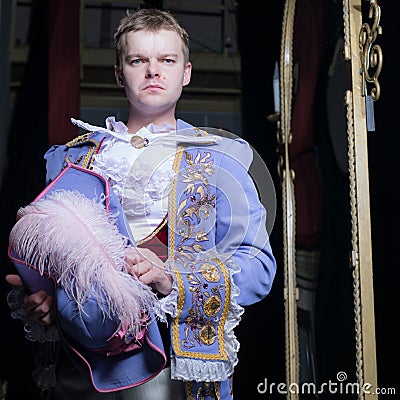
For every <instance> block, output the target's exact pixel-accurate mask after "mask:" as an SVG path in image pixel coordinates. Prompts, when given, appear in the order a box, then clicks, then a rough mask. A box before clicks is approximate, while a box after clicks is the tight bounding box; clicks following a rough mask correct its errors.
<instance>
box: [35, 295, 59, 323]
mask: <svg viewBox="0 0 400 400" xmlns="http://www.w3.org/2000/svg"><path fill="white" fill-rule="evenodd" d="M30 316H31V318H32V319H34V320H36V321H37V322H38V323H40V324H42V325H49V324H51V323H52V322H53V320H54V317H55V310H54V307H53V299H52V298H51V297H50V296H47V297H46V298H45V299H44V300H43V301H42V303H41V304H40V305H39V306H37V307H36V308H33V309H31V310H30Z"/></svg>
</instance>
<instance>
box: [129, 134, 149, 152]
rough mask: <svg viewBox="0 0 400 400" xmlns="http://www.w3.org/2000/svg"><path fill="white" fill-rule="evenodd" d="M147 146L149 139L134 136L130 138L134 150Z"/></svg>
mask: <svg viewBox="0 0 400 400" xmlns="http://www.w3.org/2000/svg"><path fill="white" fill-rule="evenodd" d="M148 144H149V139H147V138H143V137H141V136H138V135H134V136H132V138H131V145H132V146H133V147H134V148H135V149H142V148H143V147H146V146H148Z"/></svg>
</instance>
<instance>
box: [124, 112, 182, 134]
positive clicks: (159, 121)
mask: <svg viewBox="0 0 400 400" xmlns="http://www.w3.org/2000/svg"><path fill="white" fill-rule="evenodd" d="M149 124H154V125H159V126H162V125H164V124H169V125H172V126H176V118H175V113H174V112H172V113H171V112H169V113H160V114H140V113H136V112H133V111H132V110H130V112H129V118H128V122H127V124H126V125H127V127H128V131H129V132H130V133H136V132H137V131H138V130H139V129H141V128H143V127H144V126H147V125H149Z"/></svg>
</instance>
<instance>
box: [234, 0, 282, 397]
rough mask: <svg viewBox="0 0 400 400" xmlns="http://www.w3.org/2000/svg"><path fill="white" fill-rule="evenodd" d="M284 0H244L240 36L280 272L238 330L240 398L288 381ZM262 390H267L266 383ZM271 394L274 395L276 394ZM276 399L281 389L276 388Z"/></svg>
mask: <svg viewBox="0 0 400 400" xmlns="http://www.w3.org/2000/svg"><path fill="white" fill-rule="evenodd" d="M283 4H284V2H283V1H268V2H266V1H265V2H258V3H257V5H256V6H255V5H254V2H249V1H246V0H243V1H239V3H238V39H239V51H240V55H241V80H242V99H241V100H242V110H241V112H242V132H243V135H242V136H243V137H244V139H246V140H247V141H248V142H249V143H250V145H251V146H252V147H253V148H254V149H255V151H256V152H257V153H258V154H259V155H260V157H261V158H262V160H263V161H264V163H265V165H266V166H267V168H268V170H269V173H270V175H271V177H272V180H273V182H274V186H275V191H276V196H277V200H276V203H277V215H276V219H275V223H274V227H273V229H272V232H271V234H270V241H271V246H272V249H273V252H274V255H275V257H276V259H277V264H278V269H277V275H276V278H275V281H274V284H273V287H272V290H271V292H270V294H269V295H268V296H267V297H266V298H265V299H264V300H262V301H261V302H259V303H256V304H254V305H252V306H248V307H246V309H245V313H244V315H243V318H242V321H241V323H240V324H239V326H238V328H237V330H236V332H237V335H238V340H239V342H240V351H239V364H238V366H237V368H236V370H235V374H234V379H233V383H234V395H235V398H238V399H246V398H249V399H262V398H265V396H266V394H262V393H260V392H259V391H258V385H259V384H262V385H263V384H264V383H265V380H267V382H268V383H271V382H274V383H280V382H285V381H286V380H285V342H284V307H283V269H282V265H283V259H282V213H281V208H282V207H281V204H282V200H281V194H280V186H279V179H278V176H277V157H276V148H277V142H276V123H273V122H270V121H269V120H268V119H267V117H268V116H269V115H271V114H273V113H274V96H273V75H274V67H275V62H279V52H280V40H281V39H280V38H281V31H282V26H281V21H282V16H283ZM259 389H260V390H261V391H262V390H263V386H260V387H259ZM270 396H271V395H270ZM273 396H274V398H276V396H277V393H276V392H275V393H274V395H273Z"/></svg>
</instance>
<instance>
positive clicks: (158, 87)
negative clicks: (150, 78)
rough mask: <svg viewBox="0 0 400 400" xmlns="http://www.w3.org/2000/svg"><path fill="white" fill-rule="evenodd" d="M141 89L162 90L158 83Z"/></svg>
mask: <svg viewBox="0 0 400 400" xmlns="http://www.w3.org/2000/svg"><path fill="white" fill-rule="evenodd" d="M143 90H164V88H163V87H162V86H160V85H147V86H145V87H144V89H143Z"/></svg>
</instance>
